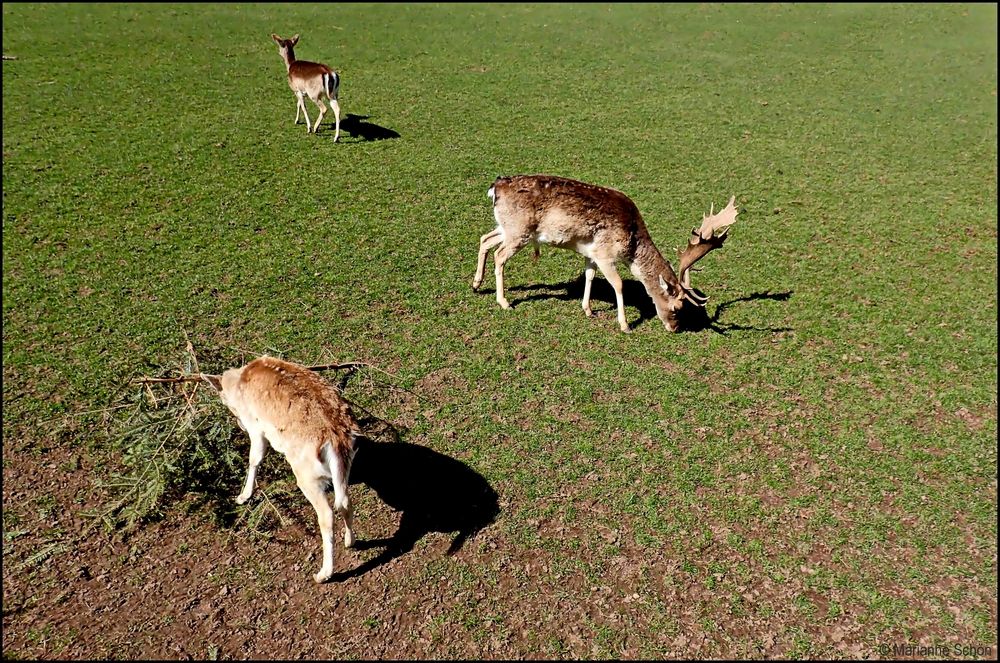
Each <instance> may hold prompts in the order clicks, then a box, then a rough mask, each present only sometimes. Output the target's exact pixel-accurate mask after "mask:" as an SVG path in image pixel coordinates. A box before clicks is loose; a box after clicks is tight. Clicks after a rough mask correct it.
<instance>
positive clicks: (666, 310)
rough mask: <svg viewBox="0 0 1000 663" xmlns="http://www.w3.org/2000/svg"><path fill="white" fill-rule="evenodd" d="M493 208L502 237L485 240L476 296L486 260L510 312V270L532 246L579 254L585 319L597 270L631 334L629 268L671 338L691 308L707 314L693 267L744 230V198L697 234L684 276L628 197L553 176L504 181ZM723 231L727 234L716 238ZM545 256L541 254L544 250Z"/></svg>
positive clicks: (494, 191) (494, 189) (684, 261)
mask: <svg viewBox="0 0 1000 663" xmlns="http://www.w3.org/2000/svg"><path fill="white" fill-rule="evenodd" d="M487 196H489V197H490V198H491V199H492V200H493V216H494V217H495V218H496V222H497V227H496V230H493V231H491V232H488V233H486V234H485V235H483V236H482V237H481V238H480V240H479V262H478V265H477V267H476V276H475V278H474V279H473V281H472V289H473V290H475V289H477V288H479V286H480V285H481V284H482V282H483V272H484V270H485V268H486V254H487V253H488V252H489V251H490V249H492V248H494V247H496V251H495V252H494V253H493V261H494V264H495V266H496V267H495V270H494V271H495V274H496V283H497V303H498V304H500V306H501V307H502V308H505V309H508V308H510V304H509V303H508V302H507V298H506V297H504V291H503V287H504V286H503V268H504V264H505V263H506V262H507V261H508V260H510V259H511V257H513V256H514V254H516V253H517V252H518V251H520V250H521V249H522V248H524V247H525V246H526V245H528V244H529V243H530V244H534V245H535V246H536V247H537V244H538V243H541V244H551V245H553V246H556V247H560V248H564V249H572V250H573V251H576V252H577V253H579V254H581V255H583V257H584V260H585V266H584V276H585V279H586V281H585V283H584V287H583V311H584V313H586V314H587V316H593V312H592V311H591V310H590V285H591V282H592V281H593V280H594V274H595V273H596V269H600V270H601V273H602V274H604V278H606V279H607V280H608V283H610V284H611V287H612V288H614V290H615V296H616V297H617V299H618V324H619V326H620V327H621V329H622V331H623V332H628V331H629V326H628V322H627V321H626V319H625V305H624V303H623V301H622V280H621V277H620V276H619V275H618V269H617V267H616V264H617V263H618V262H623V263H625V264H626V265H628V266H629V269H630V270H631V272H632V274H633V275H634V276H635V277H636V278H637V279H639V281H640V282H642V284H643V286H645V288H646V292H647V293H649V296H650V297H651V298H652V299H653V303H654V304H655V305H656V315H657V317H659V318H660V320H661V321H662V322H663V324H664V325H665V326H666V328H667V329H668V330H669V331H678V330H679V327H680V325H679V322H678V314H679V313H680V311H681V309H682V308H683V306H684V303H685V302H690V303H691V304H693V305H694V306H698V307H704V306H705V304H706V302H707V301H708V298H707V297H704V296H702V295H700V294H698V293H696V292H695V291H694V290H692V289H691V276H690V270H691V267H692V266H693V265H694V264H695V263H696V262H697V261H698V260H700V259H701V258H703V257H704V256H705V254H707V253H708V252H709V251H711V250H712V249H717V248H719V247H721V246H722V243H723V242H724V241H725V239H726V233H727V232H728V229H727V226H730V225H732V224H733V223H735V222H736V214H737V210H736V207H735V206H734V204H733V203H734V202H735V200H736V197H735V196H733V197H732V198H731V199H730V200H729V205H728V206H727V207H726V208H725V209H723V210H722V211H720V212H719V213H718V214H715V213H714V206H713V208H712V211H711V212H709V215H708V216H705V217H704V219H703V221H702V224H701V227H700V228H696V229H693V230H692V231H691V239H690V241H689V242H688V246H687V247H686V248H685V249H684V250H683V251H682V252H680V256H679V257H680V263H679V275H678V274H677V273H675V272H674V270H673V268H672V267H671V266H670V263H669V262H667V261H666V260H665V259H664V258H663V256H662V255H661V254H660V252H659V250H657V248H656V246H655V245H654V244H653V240H652V238H650V236H649V231H648V230H646V224H645V223H643V220H642V215H641V214H639V209H638V208H637V207H636V206H635V203H633V202H632V200H631V199H629V197H628V196H626V195H625V194H624V193H622V192H621V191H616V190H615V189H608V188H605V187H600V186H595V185H593V184H586V183H584V182H578V181H576V180H571V179H567V178H564V177H555V176H553V175H517V176H514V177H499V178H497V180H496V181H495V182H494V183H493V185H492V186H491V187H490V188H489V191H487ZM716 230H722V233H721V234H719V235H715V231H716ZM536 251H537V248H536Z"/></svg>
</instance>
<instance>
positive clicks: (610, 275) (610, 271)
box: [597, 260, 632, 334]
mask: <svg viewBox="0 0 1000 663" xmlns="http://www.w3.org/2000/svg"><path fill="white" fill-rule="evenodd" d="M597 266H598V267H599V268H600V270H601V273H602V274H604V278H606V279H607V280H608V283H610V284H611V287H612V288H614V289H615V299H616V300H617V301H618V326H619V327H621V330H622V331H623V332H625V333H626V334H628V333H629V332H630V331H632V330H631V329H629V328H628V320H627V319H626V318H625V299H624V298H623V297H622V277H621V276H619V275H618V270H617V269H615V263H614V261H612V260H602V261H600V262H598V263H597Z"/></svg>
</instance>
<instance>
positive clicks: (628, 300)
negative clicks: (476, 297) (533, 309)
mask: <svg viewBox="0 0 1000 663" xmlns="http://www.w3.org/2000/svg"><path fill="white" fill-rule="evenodd" d="M584 283H585V278H584V276H583V275H582V274H581V275H580V276H578V277H577V278H575V279H571V280H569V281H563V282H562V283H552V284H544V283H543V284H538V285H515V286H507V287H505V288H504V290H506V291H508V292H528V291H534V294H531V295H528V296H527V297H522V298H520V299H518V300H516V301H512V302H511V303H510V304H511V307H512V308H517V306H518V304H521V303H527V302H532V301H539V300H546V299H559V300H561V301H564V302H571V301H575V302H576V303H577V304H578V305H579V304H582V303H583V288H584ZM480 292H483V293H494V294H495V293H496V289H493V290H490V289H489V288H482V289H481V290H480ZM622 299H624V301H625V307H626V309H627V308H636V309H638V310H639V319H638V320H637V321H635V322H633V323H632V324H631V325H630V327H631V328H632V329H634V328H636V327H638V326H639V325H641V324H642V323H644V322H646V321H647V320H653V319H655V318H656V306H655V305H654V304H653V300H652V299H650V298H649V295H648V294H647V293H646V288H645V286H643V285H642V283H640V282H638V281H635V280H632V279H622ZM595 302H603V303H604V304H607V306H608V308H607V309H606V310H605V307H600V308H597V309H596V310H594V315H595V316H597V317H601V316H602V315H610V316H611V317H612V318H614V319H616V320H617V315H618V300H617V299H616V298H615V290H614V288H612V287H611V284H610V283H608V282H607V281H606V280H604V279H603V278H595V279H594V280H593V282H592V283H591V286H590V307H591V309H594V303H595ZM582 314H583V309H582V308H581V315H582Z"/></svg>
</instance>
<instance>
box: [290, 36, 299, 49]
mask: <svg viewBox="0 0 1000 663" xmlns="http://www.w3.org/2000/svg"><path fill="white" fill-rule="evenodd" d="M291 41H292V46H295V44H297V43H299V36H298V35H295V36H294V37H292V40H291Z"/></svg>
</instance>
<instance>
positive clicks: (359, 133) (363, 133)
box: [327, 113, 399, 143]
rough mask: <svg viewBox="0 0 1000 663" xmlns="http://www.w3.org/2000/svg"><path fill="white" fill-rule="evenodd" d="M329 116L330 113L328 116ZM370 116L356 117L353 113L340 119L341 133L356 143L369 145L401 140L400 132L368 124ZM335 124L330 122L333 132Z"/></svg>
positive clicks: (371, 123) (372, 123)
mask: <svg viewBox="0 0 1000 663" xmlns="http://www.w3.org/2000/svg"><path fill="white" fill-rule="evenodd" d="M327 115H328V116H329V113H328V114H327ZM369 117H371V116H369V115H355V114H353V113H348V114H347V115H346V116H344V117H342V118H340V131H341V133H346V134H348V135H349V136H350V137H351V138H354V139H356V140H354V141H353V142H355V143H367V142H371V141H376V140H388V139H391V138H399V132H398V131H394V130H392V129H389V128H387V127H381V126H379V125H377V124H375V123H374V122H368V121H367V120H368V118H369ZM334 127H335V124H334V122H333V121H331V122H330V129H331V130H333V129H334Z"/></svg>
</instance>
